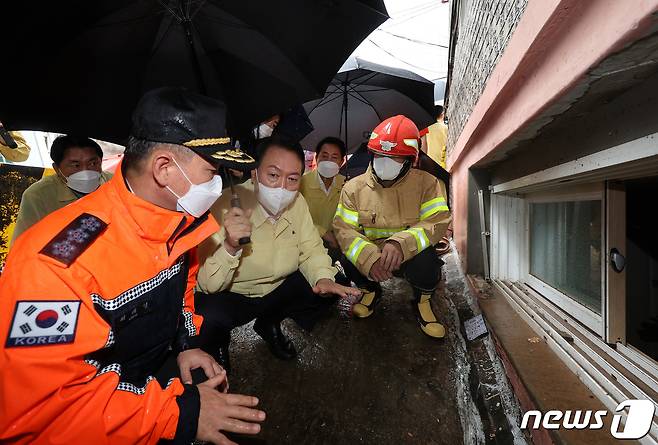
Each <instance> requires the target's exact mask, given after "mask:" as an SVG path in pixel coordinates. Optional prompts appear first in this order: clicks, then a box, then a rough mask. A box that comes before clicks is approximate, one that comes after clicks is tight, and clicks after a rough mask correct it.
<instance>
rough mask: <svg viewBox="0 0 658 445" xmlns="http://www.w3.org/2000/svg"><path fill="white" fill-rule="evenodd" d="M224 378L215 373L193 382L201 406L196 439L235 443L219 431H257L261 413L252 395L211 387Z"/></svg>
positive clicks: (224, 443) (222, 443)
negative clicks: (195, 382) (196, 382)
mask: <svg viewBox="0 0 658 445" xmlns="http://www.w3.org/2000/svg"><path fill="white" fill-rule="evenodd" d="M224 377H225V376H224V375H222V374H219V375H216V376H215V377H213V378H211V379H209V380H207V381H205V382H203V383H201V384H200V385H197V388H198V389H199V399H200V405H201V407H200V409H199V423H198V426H197V435H196V438H197V440H200V441H204V442H210V443H213V444H215V445H236V444H235V442H232V441H230V440H229V439H228V437H226V436H225V435H224V434H222V433H221V431H228V432H231V433H239V434H258V433H259V432H260V425H259V422H262V421H263V420H265V412H263V411H261V410H258V409H255V407H256V405H258V399H257V398H256V397H251V396H244V395H241V394H224V393H221V392H219V391H217V390H216V389H215V388H216V387H218V386H220V385H221V384H222V379H223V378H224Z"/></svg>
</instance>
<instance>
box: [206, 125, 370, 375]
mask: <svg viewBox="0 0 658 445" xmlns="http://www.w3.org/2000/svg"><path fill="white" fill-rule="evenodd" d="M257 152H258V156H257V157H258V159H257V160H258V163H259V165H258V168H257V169H256V170H254V171H252V174H251V181H249V182H247V183H245V184H242V185H239V186H237V187H236V192H237V193H238V195H239V197H240V199H241V201H242V205H243V208H244V209H245V210H241V209H237V208H231V204H230V198H231V197H230V196H228V194H225V195H223V196H222V197H221V198H220V199H219V200H218V201H217V203H216V204H215V205H214V206H213V208H212V209H211V212H212V214H213V215H214V216H215V218H217V219H218V220H221V227H222V230H220V232H218V233H217V234H216V235H215V236H213V237H212V238H210V239H209V240H206V242H204V243H203V244H202V245H201V246H200V249H199V259H200V263H201V268H200V270H199V274H198V288H199V289H200V291H201V292H198V293H197V295H196V298H195V305H196V309H197V312H198V313H200V314H201V315H203V317H204V329H203V330H202V332H201V348H202V349H204V350H205V351H206V352H208V353H210V354H212V355H213V356H214V357H215V359H216V360H217V361H218V362H219V363H220V364H222V366H224V368H225V369H227V370H229V369H230V362H229V357H228V346H229V342H230V334H231V330H232V329H233V328H235V327H237V326H241V325H244V324H246V323H248V322H250V321H251V320H253V319H256V323H255V324H254V330H255V331H256V333H257V334H258V335H260V336H261V337H262V338H263V339H264V340H265V342H266V343H267V344H268V346H269V348H270V350H271V351H272V353H273V354H274V355H275V356H276V357H278V358H280V359H284V360H289V359H292V358H294V357H295V356H296V354H297V352H296V350H295V347H294V345H293V344H292V342H291V341H290V340H289V339H288V338H287V337H286V336H285V335H284V333H283V332H282V331H281V326H280V323H281V321H282V320H283V319H285V318H292V319H293V320H294V321H295V322H296V323H297V324H299V325H300V326H301V327H302V328H303V329H305V330H307V331H309V330H311V329H312V327H313V325H314V324H315V322H316V321H317V320H318V318H319V317H320V316H321V314H322V313H323V310H324V309H326V308H327V307H328V306H330V305H331V304H333V302H334V301H335V296H341V297H347V296H358V295H360V291H359V290H358V289H353V288H350V287H344V286H341V285H339V284H337V283H335V281H334V276H335V275H336V272H337V271H336V269H335V268H333V267H332V266H331V258H330V257H329V255H327V251H326V249H325V248H324V247H323V245H322V238H320V235H319V234H318V232H317V230H316V228H315V226H314V224H313V220H312V218H311V215H310V213H309V211H308V206H307V204H306V201H305V200H304V199H303V198H302V197H301V196H299V193H298V191H299V186H300V182H301V176H302V173H303V171H304V154H303V151H302V149H301V147H299V145H298V144H291V143H290V142H288V141H285V140H283V139H281V138H278V137H272V138H268V139H266V140H264V141H263V142H262V143H261V144H260V146H259V147H258V150H257ZM245 237H251V242H250V243H249V244H240V239H243V238H245Z"/></svg>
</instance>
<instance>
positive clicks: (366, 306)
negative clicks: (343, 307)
mask: <svg viewBox="0 0 658 445" xmlns="http://www.w3.org/2000/svg"><path fill="white" fill-rule="evenodd" d="M361 292H363V296H362V297H361V301H359V302H358V303H357V304H355V305H354V307H352V314H354V316H355V317H357V318H366V317H370V316H371V315H372V313H373V312H374V311H375V304H376V303H377V302H378V301H379V299H380V297H381V295H380V294H381V291H380V290H376V291H369V290H367V289H361Z"/></svg>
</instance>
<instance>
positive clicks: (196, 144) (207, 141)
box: [183, 138, 231, 147]
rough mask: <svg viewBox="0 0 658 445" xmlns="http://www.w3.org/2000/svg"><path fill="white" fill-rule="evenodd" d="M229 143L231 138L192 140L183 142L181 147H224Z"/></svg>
mask: <svg viewBox="0 0 658 445" xmlns="http://www.w3.org/2000/svg"><path fill="white" fill-rule="evenodd" d="M230 142H231V138H208V139H192V140H191V141H188V142H184V143H183V145H184V146H186V147H205V146H206V145H224V144H228V143H230Z"/></svg>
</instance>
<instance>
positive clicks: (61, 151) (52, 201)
mask: <svg viewBox="0 0 658 445" xmlns="http://www.w3.org/2000/svg"><path fill="white" fill-rule="evenodd" d="M50 157H51V159H52V160H53V169H54V170H55V174H54V175H47V176H44V177H43V178H41V179H40V180H39V181H37V182H35V183H34V184H32V185H31V186H30V187H28V188H27V189H26V190H25V192H23V197H22V199H21V205H20V208H19V210H18V217H17V219H16V226H15V228H14V232H13V235H12V243H13V240H15V239H16V238H17V237H18V236H19V235H20V234H21V233H23V232H24V231H26V230H27V229H29V228H30V227H31V226H33V225H34V224H36V223H37V222H38V221H40V220H41V219H43V218H44V217H45V216H46V215H48V214H50V213H52V212H54V211H55V210H58V209H61V208H62V207H64V206H65V205H67V204H70V203H72V202H74V201H76V200H77V199H79V198H81V197H83V196H84V195H87V194H89V193H91V192H93V191H94V190H96V189H97V188H98V187H99V186H100V184H102V183H105V182H107V181H109V180H110V178H111V177H112V174H111V173H109V172H103V171H101V163H102V161H103V150H102V149H101V147H100V145H98V143H97V142H96V141H94V140H92V139H89V138H87V137H80V136H74V135H64V136H59V137H57V138H56V139H55V140H54V141H53V144H52V145H51V147H50Z"/></svg>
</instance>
